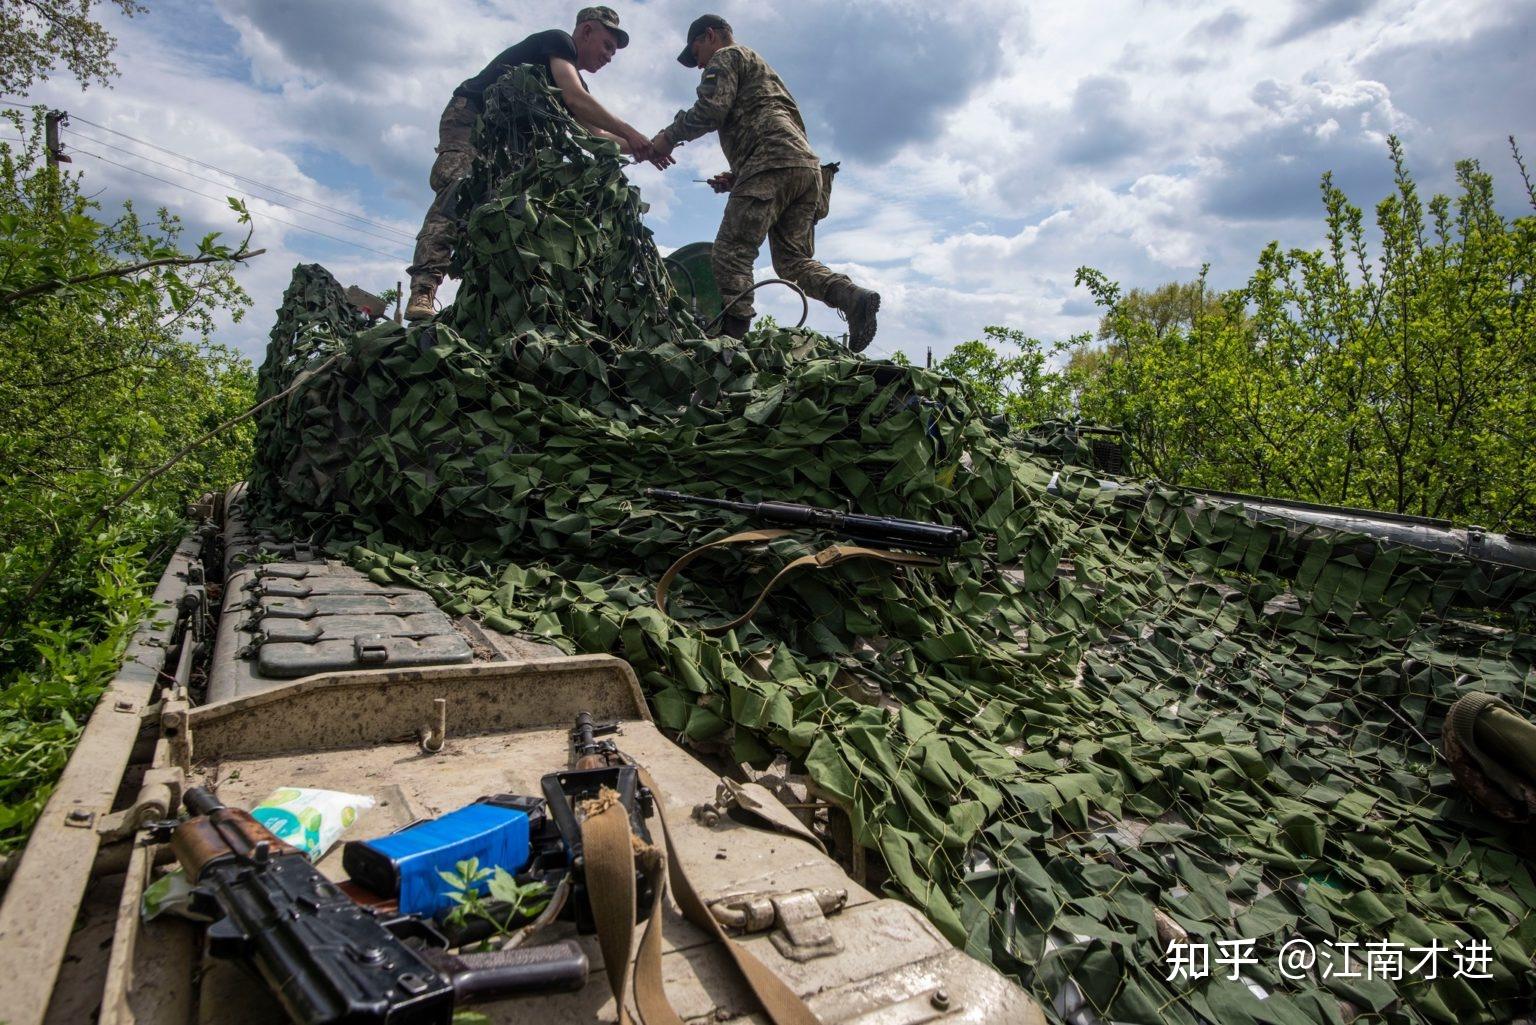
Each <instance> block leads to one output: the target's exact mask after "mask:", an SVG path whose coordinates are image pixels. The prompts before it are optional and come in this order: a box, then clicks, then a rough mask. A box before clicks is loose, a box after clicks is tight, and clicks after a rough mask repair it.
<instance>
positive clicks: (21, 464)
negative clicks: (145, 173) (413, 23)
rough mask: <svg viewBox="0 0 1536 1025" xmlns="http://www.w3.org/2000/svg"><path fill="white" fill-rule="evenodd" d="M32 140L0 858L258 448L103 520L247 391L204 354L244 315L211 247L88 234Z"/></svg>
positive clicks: (77, 202)
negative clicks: (195, 534)
mask: <svg viewBox="0 0 1536 1025" xmlns="http://www.w3.org/2000/svg"><path fill="white" fill-rule="evenodd" d="M7 117H8V118H9V120H10V121H11V122H12V124H13V125H14V126H15V128H16V129H17V130H18V131H22V130H23V126H22V121H21V118H20V116H19V115H17V114H15V113H14V112H9V113H8V114H7ZM30 135H31V141H30V143H29V144H28V145H26V146H25V147H24V148H23V149H22V150H20V151H16V150H13V149H12V148H11V147H8V146H0V337H3V338H4V339H5V344H4V345H3V346H0V848H5V847H10V846H14V845H16V844H18V843H20V842H21V841H22V840H23V839H24V838H25V835H26V830H27V828H28V826H29V825H30V823H31V821H32V820H33V819H34V818H35V817H36V814H37V812H38V810H39V809H40V808H41V805H42V802H43V801H45V800H46V798H47V795H48V792H49V788H50V786H51V784H52V781H53V779H54V778H55V777H56V776H57V773H58V771H59V769H60V768H62V766H63V764H64V761H65V760H66V759H67V757H68V753H69V750H70V747H71V746H72V743H73V741H74V739H75V738H76V736H77V735H78V732H79V727H80V723H81V722H83V720H84V719H85V717H86V715H87V714H88V713H89V711H90V709H91V706H92V703H93V702H94V701H95V699H96V697H97V696H98V695H99V694H100V691H101V689H102V687H103V686H105V684H106V683H107V682H108V681H109V680H110V679H111V676H112V673H113V670H114V669H115V668H116V664H117V661H118V659H119V658H120V656H121V652H122V648H123V645H124V644H125V643H126V641H127V639H128V637H129V636H130V635H131V634H132V631H133V628H134V626H135V625H136V623H137V620H138V619H139V617H140V616H141V614H142V612H143V609H144V604H143V597H144V594H145V592H146V590H147V589H148V587H149V586H150V583H151V580H152V578H153V577H154V575H155V571H156V564H157V563H158V562H159V561H160V560H161V559H162V558H163V556H164V554H165V553H166V552H167V551H168V547H169V545H170V544H171V543H172V542H173V540H174V538H175V536H176V534H177V533H178V532H179V531H180V529H181V522H182V520H181V509H182V508H183V506H184V503H185V500H186V498H187V496H188V495H193V494H196V493H198V492H199V491H201V490H204V489H206V488H208V487H210V486H213V485H217V484H222V483H227V482H229V481H233V480H238V479H240V478H241V477H243V476H244V474H245V467H246V463H247V460H248V458H249V456H248V453H249V445H250V436H251V428H250V427H249V426H248V425H242V426H241V427H239V428H236V429H233V430H231V431H229V432H227V433H226V434H224V435H221V436H219V437H218V438H216V439H215V440H214V441H213V442H212V443H210V444H209V445H207V446H205V447H204V448H202V449H201V450H199V451H196V452H194V453H192V454H191V455H190V456H188V457H187V458H186V459H185V460H183V461H181V462H180V463H178V464H177V465H176V466H175V467H173V468H172V469H171V470H170V471H168V472H167V473H165V474H164V475H163V476H161V477H159V478H157V479H156V480H154V481H153V482H152V483H151V484H150V485H149V486H148V487H146V488H145V489H144V490H143V491H141V492H140V493H139V494H138V495H137V496H135V498H134V500H133V501H132V502H130V503H128V504H126V505H124V506H122V507H121V508H117V509H114V510H112V511H111V512H110V514H107V515H102V513H103V510H106V509H108V507H109V506H112V505H113V504H114V503H116V502H117V501H118V499H119V498H120V496H123V495H124V494H126V493H127V492H128V490H129V489H130V488H131V487H132V485H133V484H134V483H135V482H136V481H138V480H139V479H140V478H141V477H143V476H144V475H145V474H146V472H147V471H148V470H150V469H151V468H153V467H156V466H158V465H159V464H160V463H162V462H164V461H165V460H166V459H168V458H169V457H170V456H171V455H172V454H173V453H175V452H176V451H177V450H178V449H179V448H181V447H182V446H183V445H184V444H185V443H186V442H187V441H190V440H191V439H192V438H193V437H195V436H197V435H199V434H202V433H203V432H205V431H207V430H209V429H210V428H212V427H214V426H216V425H217V424H219V423H222V422H223V421H224V420H227V419H229V418H230V417H231V416H233V415H235V414H236V413H238V412H239V411H241V410H243V409H245V408H246V407H248V406H249V405H250V404H251V401H252V399H251V396H252V393H253V391H254V377H253V374H252V372H251V368H250V365H249V363H248V362H247V361H246V360H244V359H242V358H240V357H238V356H237V355H235V354H234V353H232V352H230V351H228V350H225V349H223V348H221V347H219V346H217V345H214V344H212V343H211V342H210V341H209V338H210V336H211V333H212V331H213V330H214V325H215V318H216V317H217V316H218V315H220V314H221V313H223V312H225V311H229V312H231V313H232V314H234V315H236V316H238V314H239V313H240V312H241V308H242V307H243V305H245V303H246V299H245V296H244V294H243V293H242V292H241V291H240V289H239V287H238V286H237V285H236V284H235V282H234V280H233V278H232V277H231V275H230V273H229V270H228V264H227V261H228V259H229V257H230V256H232V255H234V253H232V251H231V250H230V249H229V248H228V247H224V246H220V245H219V243H218V239H217V238H216V237H214V236H209V237H207V238H204V239H203V240H201V242H200V244H199V245H198V247H197V251H196V252H195V253H187V252H184V251H183V250H182V248H181V231H182V229H181V226H180V224H179V222H178V221H177V220H176V218H174V217H172V216H170V215H169V214H168V213H166V212H165V211H160V212H159V213H158V214H157V215H156V217H155V218H154V221H153V222H152V223H148V224H147V223H145V222H144V221H142V220H141V219H140V218H139V216H138V215H137V214H136V213H135V211H134V210H133V209H132V208H131V207H125V208H124V209H123V210H122V212H121V213H120V214H119V215H118V216H116V217H115V218H114V219H112V220H103V219H99V207H98V206H97V204H95V203H93V202H91V201H90V200H88V199H86V198H85V197H83V196H82V195H81V194H80V190H79V180H78V178H77V177H75V176H72V175H69V174H61V173H59V172H57V171H54V170H50V169H48V168H47V167H45V166H43V161H42V159H41V145H40V138H39V135H40V126H39V125H37V124H34V125H33V126H32V130H31V133H30ZM242 248H243V247H242ZM199 259H202V260H208V261H210V262H207V263H199V264H190V265H189V261H192V260H199ZM145 264H153V266H148V267H146V266H144V265H145ZM45 573H46V581H45V583H44V584H43V585H42V587H41V588H40V590H39V592H38V593H37V594H36V595H32V594H31V592H32V590H33V586H34V582H36V581H38V580H39V579H42V578H44V575H45Z"/></svg>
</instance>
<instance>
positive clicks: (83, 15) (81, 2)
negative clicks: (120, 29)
mask: <svg viewBox="0 0 1536 1025" xmlns="http://www.w3.org/2000/svg"><path fill="white" fill-rule="evenodd" d="M109 2H110V3H111V4H113V5H114V6H116V7H117V9H118V10H120V11H122V12H123V13H124V14H125V15H127V16H129V17H130V18H131V17H133V16H134V15H135V14H142V13H143V12H144V11H145V10H147V9H148V8H146V7H145V6H144V5H143V4H141V3H138V2H137V0H109ZM95 4H96V0H3V2H0V92H5V93H20V92H25V91H26V90H27V89H29V88H31V86H32V83H33V82H35V81H37V80H38V79H42V80H43V81H47V80H48V73H49V72H50V71H52V70H53V69H54V68H55V67H56V66H57V65H58V63H59V62H60V61H63V62H64V66H65V67H67V68H68V69H69V72H70V74H72V75H74V76H75V77H76V78H77V79H79V80H80V88H82V89H84V88H85V87H86V86H88V85H90V84H91V82H93V81H94V82H98V83H100V84H101V85H106V84H107V80H108V79H109V78H111V77H113V76H115V75H116V74H117V65H116V64H114V63H113V62H112V51H113V50H114V49H116V48H117V39H116V38H114V37H113V36H112V35H111V34H110V33H108V32H107V30H106V29H104V28H102V27H101V26H100V25H98V24H97V23H96V22H95V21H94V20H93V19H92V18H91V8H92V7H93V6H95Z"/></svg>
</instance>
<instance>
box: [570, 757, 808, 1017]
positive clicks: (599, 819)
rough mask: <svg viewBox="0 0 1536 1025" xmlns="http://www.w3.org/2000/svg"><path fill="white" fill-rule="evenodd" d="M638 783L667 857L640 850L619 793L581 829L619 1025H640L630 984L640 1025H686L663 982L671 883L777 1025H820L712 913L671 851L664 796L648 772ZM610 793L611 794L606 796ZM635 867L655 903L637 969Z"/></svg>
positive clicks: (596, 805)
mask: <svg viewBox="0 0 1536 1025" xmlns="http://www.w3.org/2000/svg"><path fill="white" fill-rule="evenodd" d="M640 780H641V782H642V783H644V784H645V785H646V786H647V787H649V788H650V790H651V793H652V794H653V795H654V797H655V807H656V823H657V825H658V827H659V828H660V830H661V838H662V842H663V846H664V852H663V849H662V848H658V847H655V846H649V847H647V846H642V845H640V844H637V843H635V840H634V836H633V834H632V833H631V832H630V828H629V813H628V811H627V810H626V809H625V808H624V805H623V804H622V803H621V802H620V801H619V800H618V798H617V795H616V794H613V795H612V799H611V800H604V798H599V799H598V800H597V801H595V802H592V805H591V806H590V809H589V810H588V812H587V815H586V817H585V818H584V819H583V821H582V825H581V842H582V851H583V857H584V858H585V861H586V877H587V892H588V894H589V895H590V897H591V902H592V917H593V919H594V921H595V922H596V924H597V943H598V947H599V948H600V949H601V950H602V952H603V963H604V968H605V969H606V971H607V974H608V984H609V986H610V987H611V988H612V989H613V998H614V1003H615V1004H616V1006H617V1008H618V1020H619V1025H630V1023H631V1022H632V1021H634V1020H635V1019H632V1018H631V1017H630V1015H629V1012H628V1010H627V1009H626V1007H625V999H624V998H625V994H626V993H627V992H628V991H629V989H630V986H631V984H633V987H634V996H635V1009H636V1011H637V1012H638V1013H637V1015H636V1018H638V1020H639V1023H640V1025H683V1019H682V1018H681V1017H680V1016H679V1015H678V1013H677V1011H676V1010H674V1009H673V1007H672V1003H671V1001H669V1000H668V999H667V994H666V989H665V987H664V985H663V983H662V975H661V947H662V934H661V916H662V908H663V906H664V905H665V903H666V894H667V882H668V880H670V881H671V886H672V893H673V896H675V897H676V899H677V903H678V905H679V906H680V907H681V908H682V909H683V914H684V915H685V916H687V918H688V920H689V921H690V922H692V923H693V924H694V925H696V926H698V927H699V928H700V929H703V930H704V931H705V932H706V933H708V934H709V935H711V936H713V937H714V938H715V939H717V940H719V941H720V943H721V944H722V945H723V946H724V947H725V950H726V953H728V954H729V955H730V956H731V960H732V961H733V962H734V963H735V965H736V968H737V970H738V971H739V972H740V973H741V976H742V979H743V980H744V981H745V982H746V984H747V987H748V988H749V989H750V990H751V991H752V995H753V996H755V997H756V998H757V1001H758V1003H759V1004H761V1005H762V1007H763V1010H764V1011H765V1012H766V1013H767V1015H768V1017H769V1019H770V1020H771V1021H772V1022H773V1023H774V1025H821V1020H820V1019H819V1018H817V1017H816V1014H815V1012H813V1011H812V1010H811V1009H810V1007H809V1006H808V1005H807V1004H806V1002H805V1001H804V1000H802V999H801V998H800V997H799V995H798V994H796V993H795V991H794V990H792V989H790V988H789V986H787V985H786V984H785V983H784V981H783V980H782V979H780V978H779V977H778V976H777V975H775V974H774V973H773V972H772V971H771V970H769V969H768V968H767V966H765V965H764V964H763V963H762V962H761V961H759V960H758V959H757V958H756V957H755V956H753V954H752V953H751V952H750V951H748V950H747V948H746V947H745V946H743V945H742V944H740V943H738V942H736V941H735V940H733V939H732V938H731V937H730V936H729V935H728V934H727V933H726V931H725V928H724V927H723V926H722V925H721V924H720V923H719V922H718V921H717V920H716V919H715V916H714V915H712V914H710V911H709V908H708V907H707V906H705V904H704V901H703V899H702V898H701V897H700V896H699V894H698V891H696V890H695V889H694V888H693V884H692V883H691V882H690V881H689V879H688V876H687V874H686V873H685V872H684V871H683V866H682V862H681V860H679V858H678V857H677V850H676V848H674V847H673V845H672V834H671V832H670V831H669V830H668V829H667V820H666V814H665V812H664V811H663V807H664V805H665V804H666V802H665V800H664V799H663V797H662V794H661V791H660V790H659V789H657V787H656V782H655V780H653V779H652V778H651V775H650V773H648V772H646V771H645V770H644V769H640ZM610 793H611V792H605V795H604V797H605V798H606V797H608V795H609V794H610ZM663 867H665V871H664V872H663V871H662V869H663ZM637 868H638V869H639V870H640V871H641V872H642V873H643V874H644V875H645V876H646V878H647V879H648V880H650V881H651V882H652V883H653V887H652V888H653V891H654V892H655V894H656V899H655V900H654V902H652V904H651V914H650V918H649V919H647V921H646V924H645V932H644V935H643V936H642V937H641V939H640V948H639V950H638V951H636V952H635V957H634V962H633V964H631V961H630V951H631V950H633V949H634V946H633V944H634V931H635V871H636V869H637Z"/></svg>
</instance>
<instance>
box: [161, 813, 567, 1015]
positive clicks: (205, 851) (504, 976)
mask: <svg viewBox="0 0 1536 1025" xmlns="http://www.w3.org/2000/svg"><path fill="white" fill-rule="evenodd" d="M186 806H187V811H189V812H191V813H192V816H193V817H192V818H189V819H187V820H185V821H183V822H179V823H177V822H166V823H161V824H160V826H159V827H157V829H156V831H155V832H156V834H157V836H158V837H159V838H160V839H162V840H164V839H169V841H170V844H171V849H172V850H173V851H174V852H175V853H176V857H177V860H179V861H180V862H181V866H182V868H183V869H185V871H186V873H187V878H188V880H190V881H191V882H192V884H193V886H194V887H195V889H194V891H193V910H194V911H196V912H201V913H203V914H204V915H207V916H209V917H213V918H214V919H216V920H215V921H214V923H213V924H212V925H210V926H209V927H208V953H209V954H211V955H212V956H213V957H219V958H233V959H238V960H241V961H246V962H249V963H252V964H254V966H255V968H256V970H257V971H258V972H259V973H260V975H261V977H262V979H263V980H265V981H266V983H267V986H268V987H269V988H270V989H271V991H272V993H273V995H274V996H275V997H276V998H277V999H278V1001H279V1002H280V1003H281V1004H282V1005H283V1010H285V1011H286V1012H288V1016H289V1017H290V1018H291V1019H292V1020H293V1021H295V1022H297V1023H299V1025H340V1023H346V1025H386V1023H387V1025H449V1023H450V1021H451V1020H452V1018H453V1013H454V1006H455V1004H456V1003H464V1002H468V1001H470V1000H490V999H496V998H498V997H503V996H508V995H511V994H513V993H531V992H540V991H547V990H551V989H579V988H580V987H581V985H582V984H583V983H584V982H585V981H586V976H587V956H586V954H585V953H584V952H583V951H582V949H581V947H580V946H578V945H577V944H576V943H575V942H574V941H569V940H568V941H565V942H563V943H554V944H549V945H546V946H539V947H518V948H515V949H512V950H499V951H493V952H490V953H484V954H463V955H458V956H454V955H451V954H448V953H447V952H446V951H444V950H442V949H435V948H434V946H432V945H433V944H435V945H436V947H438V948H440V947H441V946H442V945H443V943H444V941H443V940H442V938H441V937H440V936H439V935H438V934H437V933H436V932H435V931H434V930H433V929H432V928H431V926H430V924H429V923H428V922H426V921H424V920H422V919H420V918H414V917H409V916H407V917H404V918H398V917H397V918H395V919H391V920H387V919H382V918H379V917H377V916H375V915H374V914H372V913H371V912H369V911H367V910H365V909H364V908H362V907H360V906H359V905H357V904H355V903H354V902H353V901H352V900H351V899H350V898H349V897H348V896H347V895H346V894H345V893H343V892H342V891H341V889H340V888H339V887H337V886H336V884H335V883H332V882H331V881H330V880H328V879H326V878H325V877H324V876H322V875H321V874H320V873H319V872H318V871H316V869H315V867H314V866H313V865H311V864H310V862H309V858H308V857H307V856H305V854H304V852H303V851H300V850H299V849H298V848H296V847H293V846H290V845H289V844H287V843H284V842H283V841H282V840H279V839H278V838H277V837H276V836H275V835H274V834H273V833H272V832H271V831H269V830H268V829H267V828H266V827H265V826H263V825H262V824H261V823H259V822H257V821H256V820H255V819H254V818H252V817H251V815H250V813H249V812H245V811H242V810H240V809H238V808H228V807H225V806H224V805H223V804H221V803H220V802H219V800H218V798H216V797H214V796H213V795H212V794H210V793H209V792H208V791H206V790H203V789H201V788H198V787H193V788H191V789H189V790H188V791H187V793H186ZM406 937H413V938H414V939H415V940H417V941H418V942H422V941H424V942H425V943H426V944H428V945H427V946H418V945H412V944H408V943H406V942H405V938H406Z"/></svg>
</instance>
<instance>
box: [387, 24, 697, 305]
mask: <svg viewBox="0 0 1536 1025" xmlns="http://www.w3.org/2000/svg"><path fill="white" fill-rule="evenodd" d="M628 45H629V33H628V32H625V31H624V30H623V29H622V28H620V27H619V16H618V14H617V13H616V12H615V11H614V10H613V8H611V7H584V8H582V10H581V11H580V12H579V13H578V14H577V15H576V28H575V31H573V32H569V33H567V32H562V31H560V30H559V29H550V30H548V31H546V32H535V33H534V34H533V35H531V36H529V37H528V38H527V39H524V40H523V41H522V42H520V43H517V44H515V45H513V46H510V47H508V48H507V49H506V50H503V51H502V52H501V53H500V54H498V55H497V57H496V59H495V60H493V61H491V63H489V64H487V65H486V66H485V68H484V70H482V71H481V72H480V73H479V74H478V75H476V76H475V77H473V78H470V79H467V80H465V81H464V82H463V83H461V84H460V85H459V87H458V88H457V89H455V90H454V91H453V99H451V100H449V101H448V107H447V109H446V110H444V111H443V118H442V121H441V123H440V124H439V125H438V146H437V160H436V162H434V163H433V165H432V174H431V178H430V183H431V185H432V191H433V193H435V197H434V199H433V200H432V205H431V206H430V207H428V208H427V216H426V218H425V220H424V221H423V223H422V226H421V231H420V232H419V233H418V234H417V235H416V255H415V259H413V260H412V261H411V266H410V267H408V268H407V273H409V274H410V276H411V300H410V304H409V305H408V306H407V307H406V310H405V316H406V319H407V320H423V319H425V318H427V317H430V316H432V315H433V313H434V312H435V299H436V295H437V286H438V285H440V284H441V283H442V280H443V275H444V274H445V273H446V272H447V270H448V263H449V260H450V259H451V258H452V256H453V242H454V237H455V233H456V229H457V225H456V224H455V223H454V220H453V218H452V217H451V216H449V213H448V210H449V206H450V204H451V201H452V199H453V195H454V186H455V185H457V184H458V182H459V181H460V180H461V179H462V178H464V177H465V176H466V175H468V174H469V169H470V165H471V164H472V163H473V162H474V159H475V153H474V148H473V146H472V145H471V143H470V134H471V132H472V130H473V129H474V127H475V121H476V119H477V118H479V116H480V114H481V113H482V112H483V110H484V106H485V99H484V97H485V91H486V90H487V89H489V88H490V87H491V86H492V85H494V84H495V82H496V80H497V79H498V78H500V77H501V76H502V75H503V74H505V73H506V72H507V71H509V70H511V69H512V68H514V67H517V66H518V65H521V64H538V65H542V66H543V67H545V68H547V69H548V71H549V76H550V80H551V81H552V82H553V83H554V85H555V87H556V88H557V89H559V90H560V98H561V100H562V101H563V102H564V103H565V106H566V108H567V109H568V110H569V111H570V112H571V116H572V117H574V118H575V119H576V120H577V121H579V122H581V123H582V125H584V126H585V127H586V128H587V129H588V130H589V131H591V132H592V133H593V134H595V135H600V136H603V137H604V138H607V139H611V140H613V141H614V142H616V143H618V144H619V149H620V150H622V151H623V152H625V153H630V154H633V155H634V156H635V157H636V159H639V160H649V159H651V152H650V148H651V144H650V140H648V139H647V138H646V137H645V136H644V135H642V134H641V133H640V132H638V131H636V130H635V129H634V127H633V126H631V125H630V124H628V123H627V122H625V121H622V120H620V119H619V118H617V117H615V116H614V115H613V114H611V113H609V112H608V110H607V109H606V108H604V107H603V105H602V104H601V103H598V102H597V100H596V99H594V98H593V96H592V94H591V93H589V92H587V83H586V81H585V80H584V79H583V78H582V77H581V74H580V73H581V72H583V71H585V72H587V73H588V74H591V73H594V72H597V71H599V70H601V69H602V68H603V67H604V65H606V64H607V63H608V62H609V61H610V60H612V59H613V55H614V53H615V51H617V50H622V49H623V48H624V47H626V46H628ZM666 163H667V161H662V160H658V161H656V164H657V166H658V167H663V166H665V164H666Z"/></svg>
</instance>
